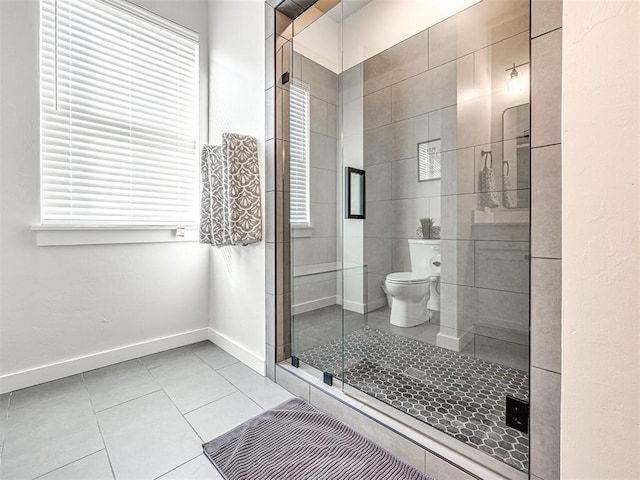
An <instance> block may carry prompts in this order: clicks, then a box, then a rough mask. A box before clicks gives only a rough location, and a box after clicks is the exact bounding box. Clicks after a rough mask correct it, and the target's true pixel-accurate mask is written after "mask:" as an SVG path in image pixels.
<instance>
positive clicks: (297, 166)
mask: <svg viewBox="0 0 640 480" xmlns="http://www.w3.org/2000/svg"><path fill="white" fill-rule="evenodd" d="M290 110H291V112H290V116H291V117H290V124H291V128H290V140H291V162H290V163H291V165H290V177H291V180H290V181H291V223H292V224H293V225H299V226H308V225H309V224H310V218H309V128H310V127H309V87H308V86H307V85H305V84H303V83H296V84H294V85H291V90H290Z"/></svg>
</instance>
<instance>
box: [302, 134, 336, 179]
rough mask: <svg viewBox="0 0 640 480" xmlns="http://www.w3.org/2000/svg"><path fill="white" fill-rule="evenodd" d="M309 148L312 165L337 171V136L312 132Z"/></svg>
mask: <svg viewBox="0 0 640 480" xmlns="http://www.w3.org/2000/svg"><path fill="white" fill-rule="evenodd" d="M309 150H310V157H311V161H310V163H311V166H312V167H316V168H323V169H325V170H333V171H334V172H335V171H336V169H337V168H338V165H337V164H338V160H337V156H338V145H337V141H336V139H335V138H331V137H328V136H326V135H321V134H319V133H313V132H312V133H311V146H310V147H309Z"/></svg>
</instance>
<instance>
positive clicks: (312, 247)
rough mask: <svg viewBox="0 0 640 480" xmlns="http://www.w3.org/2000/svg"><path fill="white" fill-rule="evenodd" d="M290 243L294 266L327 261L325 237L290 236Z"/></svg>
mask: <svg viewBox="0 0 640 480" xmlns="http://www.w3.org/2000/svg"><path fill="white" fill-rule="evenodd" d="M291 245H292V249H293V252H292V257H293V264H294V266H296V267H299V266H304V265H315V264H317V263H326V262H327V240H326V238H292V239H291Z"/></svg>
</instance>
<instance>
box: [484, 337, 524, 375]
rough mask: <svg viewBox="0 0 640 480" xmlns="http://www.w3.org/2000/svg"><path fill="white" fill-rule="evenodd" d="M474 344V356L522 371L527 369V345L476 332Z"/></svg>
mask: <svg viewBox="0 0 640 480" xmlns="http://www.w3.org/2000/svg"><path fill="white" fill-rule="evenodd" d="M474 346H475V356H476V358H479V359H481V360H486V361H487V362H491V363H497V364H498V365H504V366H505V367H509V368H517V369H518V370H522V371H524V372H526V371H528V370H529V346H528V345H520V344H519V343H513V342H508V341H505V340H500V339H497V338H493V337H486V336H484V335H478V334H476V336H475V345H474Z"/></svg>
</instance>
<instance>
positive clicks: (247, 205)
mask: <svg viewBox="0 0 640 480" xmlns="http://www.w3.org/2000/svg"><path fill="white" fill-rule="evenodd" d="M222 151H223V153H224V155H225V156H226V158H227V164H228V168H229V174H228V178H229V180H228V202H229V231H230V235H231V241H232V242H233V243H234V244H236V245H237V244H242V245H247V244H249V243H255V242H259V241H260V240H262V209H261V204H260V168H259V165H258V143H257V141H256V139H255V138H253V137H249V136H247V135H238V134H236V133H224V134H222Z"/></svg>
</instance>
